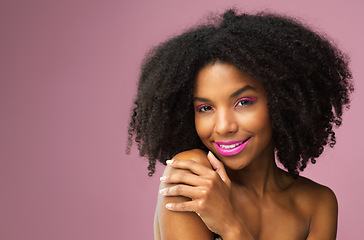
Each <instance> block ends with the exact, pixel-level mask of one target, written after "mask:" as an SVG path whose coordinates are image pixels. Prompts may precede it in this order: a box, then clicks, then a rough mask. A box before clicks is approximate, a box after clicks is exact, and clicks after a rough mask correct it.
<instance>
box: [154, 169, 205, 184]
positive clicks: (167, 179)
mask: <svg viewBox="0 0 364 240" xmlns="http://www.w3.org/2000/svg"><path fill="white" fill-rule="evenodd" d="M160 181H161V182H163V183H184V184H187V185H191V186H201V185H203V184H204V183H205V182H206V180H205V179H204V178H201V177H200V176H197V175H196V174H193V173H190V172H187V171H179V172H174V173H172V174H170V175H166V176H162V177H161V178H160Z"/></svg>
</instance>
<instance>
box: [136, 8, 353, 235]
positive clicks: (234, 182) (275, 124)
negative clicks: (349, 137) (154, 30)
mask: <svg viewBox="0 0 364 240" xmlns="http://www.w3.org/2000/svg"><path fill="white" fill-rule="evenodd" d="M351 91H353V87H352V84H351V74H350V71H349V69H348V67H347V61H346V58H345V56H344V55H343V54H342V53H341V52H340V51H339V50H338V49H336V48H335V47H334V46H333V45H332V44H331V43H330V42H328V41H327V40H325V39H324V38H322V37H320V36H319V35H317V34H316V33H314V32H313V31H311V30H309V29H308V28H306V27H304V26H303V25H302V24H300V23H297V22H296V21H294V20H293V19H290V18H287V17H282V16H278V15H274V14H266V13H261V14H257V15H248V14H242V15H237V14H236V13H235V12H234V11H232V10H229V11H227V12H226V13H225V14H224V15H223V19H217V20H216V23H215V24H211V25H202V26H198V27H196V28H193V29H192V30H189V31H187V32H185V33H183V34H182V35H180V36H177V37H175V38H172V39H170V40H168V41H166V42H164V43H162V44H161V45H160V46H158V47H157V48H155V49H153V50H152V51H151V52H150V53H149V55H148V57H147V58H146V59H145V62H144V64H143V67H142V73H141V77H140V80H139V85H138V95H137V97H136V100H135V107H134V109H133V112H132V117H131V122H130V126H129V147H130V145H131V143H132V140H133V138H135V141H136V142H137V143H138V147H139V150H140V154H141V156H147V157H148V158H149V167H148V169H149V170H150V173H149V174H150V175H152V174H153V173H154V170H155V163H156V161H157V160H159V161H160V162H162V163H163V164H166V165H167V167H166V169H165V172H164V174H163V177H162V178H161V185H160V194H159V197H158V205H157V209H156V215H155V223H154V226H155V239H158V240H159V239H200V240H201V239H214V238H216V237H220V238H222V239H224V240H228V239H309V240H315V239H335V238H336V228H337V201H336V197H335V194H334V193H333V192H332V191H331V190H330V189H329V188H328V187H325V186H322V185H320V184H318V183H315V182H313V181H311V180H309V179H307V178H304V177H300V176H299V171H303V170H304V169H305V167H306V166H307V163H308V162H309V161H311V162H312V163H315V161H316V158H318V157H319V156H320V154H321V153H322V152H323V149H324V146H326V145H327V144H329V145H330V146H331V147H333V146H334V145H335V142H336V140H335V133H334V131H333V129H332V127H333V126H334V125H340V124H341V116H342V111H343V108H344V107H348V105H349V94H350V92H351ZM276 157H277V160H278V161H280V162H281V163H282V165H283V166H284V167H285V168H286V170H283V169H280V168H278V167H277V165H276V159H275V158H276ZM171 158H172V159H171ZM167 159H171V160H168V161H167Z"/></svg>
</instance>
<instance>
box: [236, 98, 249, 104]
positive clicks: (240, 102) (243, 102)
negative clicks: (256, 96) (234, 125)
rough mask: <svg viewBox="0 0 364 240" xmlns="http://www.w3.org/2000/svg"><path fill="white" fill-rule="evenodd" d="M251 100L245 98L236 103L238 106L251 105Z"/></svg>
mask: <svg viewBox="0 0 364 240" xmlns="http://www.w3.org/2000/svg"><path fill="white" fill-rule="evenodd" d="M250 104H251V102H250V101H249V100H246V99H243V100H240V101H239V102H238V104H236V106H245V105H250Z"/></svg>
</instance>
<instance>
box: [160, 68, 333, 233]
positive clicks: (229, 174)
mask: <svg viewBox="0 0 364 240" xmlns="http://www.w3.org/2000/svg"><path fill="white" fill-rule="evenodd" d="M246 86H249V87H246ZM242 89H243V90H242ZM194 97H195V102H194V106H195V108H196V112H195V126H196V131H197V133H198V135H199V137H200V138H201V140H202V142H203V143H204V144H205V146H206V147H207V148H208V149H210V151H211V153H209V154H207V153H206V152H203V151H201V150H196V149H195V150H190V151H186V152H182V153H180V154H177V155H176V156H175V157H174V158H173V161H169V162H168V166H167V167H166V170H165V172H164V174H163V177H162V178H161V181H162V183H161V186H160V190H161V192H160V195H159V198H158V205H157V210H156V216H155V239H202V240H203V239H213V232H214V233H217V234H219V235H220V236H221V237H222V238H223V239H224V240H229V239H270V240H274V239H280V240H282V239H290V240H292V239H308V240H315V239H317V240H318V239H320V240H321V239H335V238H336V228H337V201H336V197H335V195H334V193H333V192H332V191H331V190H330V189H329V188H327V187H324V186H322V185H319V184H317V183H314V182H313V181H311V180H309V179H307V178H304V177H298V179H293V178H292V177H290V176H289V175H288V174H287V173H286V172H285V171H283V170H281V169H279V168H278V167H277V166H276V164H275V160H274V144H273V140H272V132H271V128H270V119H269V112H268V108H267V97H266V92H265V90H264V86H262V85H261V84H260V83H259V82H258V81H256V80H255V79H252V78H250V77H249V76H247V75H246V74H244V73H242V72H240V71H239V70H237V69H236V68H235V67H234V66H232V65H229V64H222V63H215V64H213V65H208V66H206V67H204V68H203V69H202V70H201V71H200V72H199V74H198V76H197V79H196V85H195V92H194ZM247 138H249V139H250V140H249V142H248V144H247V145H246V147H245V148H244V149H243V150H241V151H238V152H237V153H234V154H233V155H229V156H226V154H224V153H223V152H220V151H219V150H218V149H217V146H216V142H221V141H227V142H228V141H234V140H240V139H247Z"/></svg>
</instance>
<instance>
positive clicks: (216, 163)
mask: <svg viewBox="0 0 364 240" xmlns="http://www.w3.org/2000/svg"><path fill="white" fill-rule="evenodd" d="M207 159H208V160H209V161H210V163H211V166H212V167H213V169H215V171H216V172H217V173H218V174H219V176H220V178H221V179H222V180H223V181H224V182H225V183H226V184H227V185H228V187H230V186H231V181H230V178H229V177H228V175H227V173H226V170H225V167H224V165H223V164H222V162H220V161H219V160H218V159H217V158H216V157H215V155H214V154H213V153H212V152H211V151H209V153H208V154H207Z"/></svg>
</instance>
